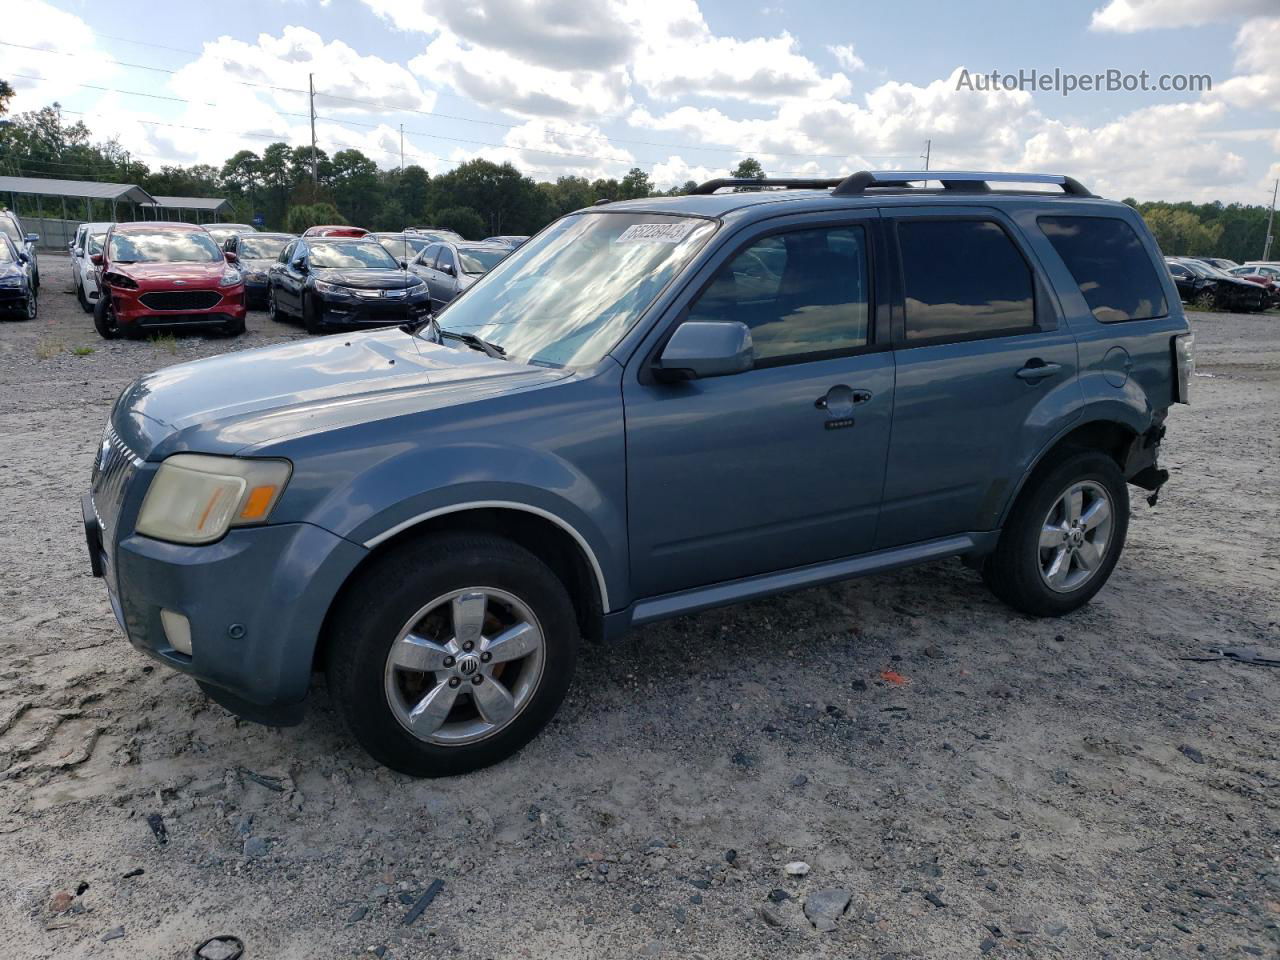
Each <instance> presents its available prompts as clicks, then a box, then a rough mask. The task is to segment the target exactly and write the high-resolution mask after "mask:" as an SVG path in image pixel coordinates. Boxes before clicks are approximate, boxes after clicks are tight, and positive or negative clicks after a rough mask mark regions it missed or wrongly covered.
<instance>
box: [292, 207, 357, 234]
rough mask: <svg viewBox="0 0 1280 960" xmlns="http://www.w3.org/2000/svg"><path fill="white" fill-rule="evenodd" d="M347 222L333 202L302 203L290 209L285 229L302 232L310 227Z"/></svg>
mask: <svg viewBox="0 0 1280 960" xmlns="http://www.w3.org/2000/svg"><path fill="white" fill-rule="evenodd" d="M346 222H347V221H346V220H344V219H342V214H340V213H338V210H337V208H336V207H334V205H333V204H331V203H300V204H298V205H296V206H294V207H292V208H291V209H290V210H289V216H288V219H287V220H286V221H285V229H286V230H287V231H288V232H289V233H302V232H303V231H304V230H306V229H307V228H308V227H318V226H321V225H322V224H343V223H346Z"/></svg>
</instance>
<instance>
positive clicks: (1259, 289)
mask: <svg viewBox="0 0 1280 960" xmlns="http://www.w3.org/2000/svg"><path fill="white" fill-rule="evenodd" d="M1164 262H1165V266H1166V267H1167V268H1168V270H1169V274H1170V276H1172V277H1173V282H1174V285H1175V286H1176V287H1177V288H1178V296H1179V297H1180V298H1181V299H1182V300H1183V302H1185V303H1189V304H1191V305H1192V306H1195V307H1199V308H1200V309H1202V310H1204V309H1209V308H1216V309H1219V310H1231V311H1234V312H1239V313H1256V312H1258V311H1260V310H1265V309H1267V308H1268V307H1270V306H1273V305H1274V304H1275V303H1276V302H1277V296H1276V290H1275V289H1274V288H1273V285H1272V284H1271V283H1270V282H1269V281H1267V280H1265V278H1264V279H1263V281H1262V283H1258V282H1253V281H1252V280H1251V279H1245V277H1242V276H1235V275H1232V274H1230V273H1227V272H1226V271H1225V270H1223V269H1221V268H1219V267H1216V266H1213V265H1212V264H1210V263H1209V262H1208V261H1206V260H1202V259H1199V258H1196V257H1165V260H1164ZM1248 276H1252V275H1248Z"/></svg>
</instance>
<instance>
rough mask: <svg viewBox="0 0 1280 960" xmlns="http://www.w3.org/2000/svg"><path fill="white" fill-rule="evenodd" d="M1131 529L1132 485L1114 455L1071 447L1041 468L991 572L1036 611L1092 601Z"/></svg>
mask: <svg viewBox="0 0 1280 960" xmlns="http://www.w3.org/2000/svg"><path fill="white" fill-rule="evenodd" d="M1128 529H1129V490H1128V487H1127V486H1126V485H1125V482H1124V477H1123V476H1122V475H1121V473H1120V468H1119V467H1117V466H1116V463H1115V461H1114V460H1112V459H1111V457H1109V456H1107V455H1106V454H1104V453H1099V452H1097V451H1093V450H1081V451H1075V452H1070V453H1067V454H1066V455H1064V456H1063V457H1061V458H1060V459H1058V460H1057V462H1056V463H1054V464H1053V465H1051V466H1047V467H1045V468H1042V469H1040V470H1039V471H1037V474H1036V476H1034V477H1032V479H1031V481H1030V482H1029V485H1028V488H1027V489H1026V490H1024V491H1023V493H1022V495H1021V496H1020V497H1019V499H1018V502H1017V504H1015V506H1014V508H1013V512H1012V513H1011V514H1010V517H1009V520H1008V522H1007V523H1006V525H1005V528H1004V531H1003V532H1002V533H1001V535H1000V543H999V545H998V546H997V548H996V552H995V553H994V554H993V555H992V556H991V557H990V558H989V559H988V560H987V563H986V566H985V568H984V571H983V572H984V577H985V579H986V581H987V585H988V586H990V587H991V590H992V592H994V593H995V594H996V596H998V597H999V598H1000V599H1001V600H1003V601H1004V602H1005V603H1007V604H1009V605H1010V606H1012V607H1015V608H1017V609H1019V610H1021V611H1023V612H1024V613H1029V614H1031V615H1032V616H1036V617H1056V616H1061V615H1062V614H1065V613H1070V612H1071V611H1072V610H1075V609H1076V608H1078V607H1081V606H1083V605H1084V604H1086V603H1088V602H1089V600H1090V599H1092V598H1093V595H1094V594H1096V593H1097V592H1098V591H1099V590H1101V589H1102V587H1103V585H1104V584H1105V583H1106V582H1107V579H1108V578H1109V577H1110V576H1111V571H1112V570H1114V569H1115V565H1116V562H1117V561H1118V560H1119V559H1120V552H1121V550H1122V549H1123V548H1124V539H1125V535H1126V534H1127V532H1128Z"/></svg>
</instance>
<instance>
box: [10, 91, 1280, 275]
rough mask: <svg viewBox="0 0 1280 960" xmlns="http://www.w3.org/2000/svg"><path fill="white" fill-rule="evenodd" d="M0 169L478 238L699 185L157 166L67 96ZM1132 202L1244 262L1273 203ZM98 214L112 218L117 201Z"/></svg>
mask: <svg viewBox="0 0 1280 960" xmlns="http://www.w3.org/2000/svg"><path fill="white" fill-rule="evenodd" d="M8 89H9V88H8V85H7V84H5V83H4V81H2V80H0V114H3V113H4V112H5V110H4V108H5V105H6V103H7V100H8V97H9V96H11V91H9V94H8V95H6V92H5V91H6V90H8ZM0 172H3V173H8V174H14V175H21V176H35V177H52V178H63V179H82V180H103V181H110V182H116V183H134V184H137V185H138V186H140V187H142V188H143V189H144V190H146V191H147V192H148V193H150V194H152V195H153V196H154V195H161V196H195V197H201V196H203V197H210V196H220V197H226V198H227V199H228V200H229V201H230V202H231V212H230V213H229V214H227V215H225V219H228V220H232V221H236V222H249V221H251V220H252V219H253V217H254V216H255V215H258V214H260V215H261V216H262V217H263V218H264V220H265V224H266V227H267V228H269V229H274V230H287V231H288V232H290V233H300V232H301V231H302V230H305V229H306V228H307V227H309V226H314V225H316V224H318V223H353V224H357V225H359V226H362V227H367V228H368V229H370V230H400V229H402V228H404V227H407V226H427V225H430V226H436V227H447V228H449V229H451V230H456V231H457V232H458V233H460V234H462V236H464V237H467V238H468V239H480V238H483V237H487V236H492V235H495V234H531V233H536V232H537V231H538V230H540V229H541V228H542V227H544V226H545V225H546V224H548V223H550V222H551V221H552V220H554V219H556V218H557V217H559V216H562V215H564V214H566V213H568V212H570V211H572V210H578V209H581V208H582V207H587V206H590V205H591V204H593V203H596V202H597V201H599V200H629V199H633V198H636V197H648V196H656V195H668V196H670V195H677V194H682V193H687V192H688V191H689V190H691V189H692V188H693V187H694V186H695V183H694V181H692V180H690V181H688V182H686V183H684V184H682V185H681V186H679V187H675V188H673V189H671V190H667V191H665V194H663V193H662V192H661V191H658V190H657V189H656V188H655V186H654V184H653V183H652V181H651V180H650V178H649V175H648V174H647V173H645V172H644V171H643V170H641V169H640V168H639V167H635V168H633V169H632V170H631V171H630V172H628V173H627V174H626V176H624V177H622V178H621V179H616V178H607V179H606V178H597V179H594V180H592V179H588V178H586V177H579V176H563V177H559V178H557V179H556V180H555V181H554V182H538V181H535V180H534V179H533V178H532V177H529V176H526V175H524V174H523V173H521V172H520V171H519V170H518V169H516V167H514V166H513V165H512V164H510V163H502V164H498V163H493V162H491V161H488V160H469V161H467V162H466V163H462V164H459V165H458V166H457V167H455V168H453V169H452V170H450V171H448V172H447V173H442V174H438V175H436V176H434V177H433V176H431V175H430V174H429V173H428V172H427V171H426V170H424V169H423V168H422V167H420V166H417V165H414V164H410V165H409V166H406V167H405V168H404V169H403V170H398V169H397V170H382V169H380V168H379V167H378V165H377V164H376V163H375V162H374V161H373V160H371V159H370V158H369V157H367V156H365V154H363V153H361V152H360V151H359V150H354V149H347V150H338V151H337V152H335V153H334V154H333V155H332V156H330V155H329V154H328V153H327V152H326V151H324V150H320V149H316V150H315V151H313V150H312V148H311V147H309V146H306V147H291V146H289V145H288V144H287V143H271V144H268V145H267V146H265V147H264V148H263V149H262V150H260V151H253V150H241V151H239V152H237V153H235V154H234V155H233V156H231V157H229V158H227V160H226V162H225V163H223V164H222V165H221V166H220V167H217V166H212V165H209V164H194V165H192V166H178V165H169V164H164V165H161V166H160V167H159V168H158V169H154V170H153V169H152V168H151V167H150V166H148V165H147V164H145V163H142V162H140V161H138V160H136V159H134V158H133V157H131V156H130V154H129V152H128V151H127V150H125V149H124V148H123V147H122V146H121V145H120V144H119V143H118V142H117V141H115V140H108V141H105V142H95V141H94V140H93V137H92V134H91V132H90V130H89V128H88V127H87V126H85V124H84V123H83V122H82V121H76V122H74V123H67V122H66V120H65V119H64V118H63V116H62V112H61V109H60V108H59V107H58V105H57V104H54V105H52V106H50V107H45V108H44V109H41V110H35V111H31V112H28V113H23V114H19V115H17V116H15V117H13V118H12V119H10V120H8V122H6V123H4V124H0ZM730 176H734V177H743V178H746V179H761V178H763V177H764V176H765V171H764V168H763V167H762V166H761V164H760V163H759V161H757V160H756V159H754V158H752V157H746V158H745V159H743V160H742V161H741V162H740V163H739V164H738V165H737V167H736V168H735V169H734V170H733V171H732V173H731V174H730ZM1124 202H1125V203H1128V204H1129V205H1131V206H1133V207H1135V208H1136V209H1137V210H1138V211H1140V212H1141V213H1142V215H1143V217H1144V218H1145V219H1146V221H1147V224H1148V225H1149V226H1150V228H1151V230H1152V232H1153V233H1154V234H1155V237H1156V240H1157V241H1159V243H1160V248H1161V249H1162V250H1163V251H1164V252H1165V253H1166V254H1169V255H1174V256H1218V257H1229V258H1230V259H1232V260H1238V261H1242V262H1243V261H1245V260H1253V259H1257V258H1259V257H1260V256H1261V255H1262V248H1263V243H1264V241H1265V238H1266V225H1267V208H1266V207H1265V206H1262V205H1249V204H1240V203H1231V204H1222V203H1202V204H1193V203H1167V202H1163V201H1161V202H1146V203H1139V202H1138V201H1136V200H1134V199H1132V198H1129V199H1126V200H1125V201H1124ZM23 212H24V211H23V210H21V209H20V210H19V214H20V215H21V214H22V213H23ZM27 212H29V213H30V212H33V211H27ZM77 212H79V211H78V210H77ZM93 215H94V216H95V217H100V218H101V219H109V209H104V210H103V211H100V212H99V211H95V212H94V213H93Z"/></svg>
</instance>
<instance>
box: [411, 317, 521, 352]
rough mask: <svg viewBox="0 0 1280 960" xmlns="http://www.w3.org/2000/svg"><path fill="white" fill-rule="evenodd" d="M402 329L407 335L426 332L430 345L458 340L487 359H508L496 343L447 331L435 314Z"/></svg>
mask: <svg viewBox="0 0 1280 960" xmlns="http://www.w3.org/2000/svg"><path fill="white" fill-rule="evenodd" d="M400 329H401V330H403V331H404V332H405V333H411V334H415V335H416V334H417V333H418V332H419V331H422V330H425V331H426V333H427V335H426V337H425V339H426V340H427V341H428V342H430V343H443V342H444V338H445V337H448V338H449V339H450V340H457V341H458V342H459V343H465V344H466V345H467V346H469V347H471V348H472V349H473V350H479V351H480V352H481V353H483V354H484V355H485V356H486V357H493V358H494V359H495V360H505V359H507V351H506V350H504V349H503V348H502V347H500V346H499V345H498V344H496V343H491V342H490V341H488V340H485V339H484V338H483V337H477V336H476V335H475V334H474V333H458V332H457V331H455V330H446V329H445V328H444V327H442V326H440V324H439V323H438V322H437V321H436V315H435V314H434V313H431V314H428V315H427V317H426V319H425V320H416V321H414V322H413V323H402V324H400Z"/></svg>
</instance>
